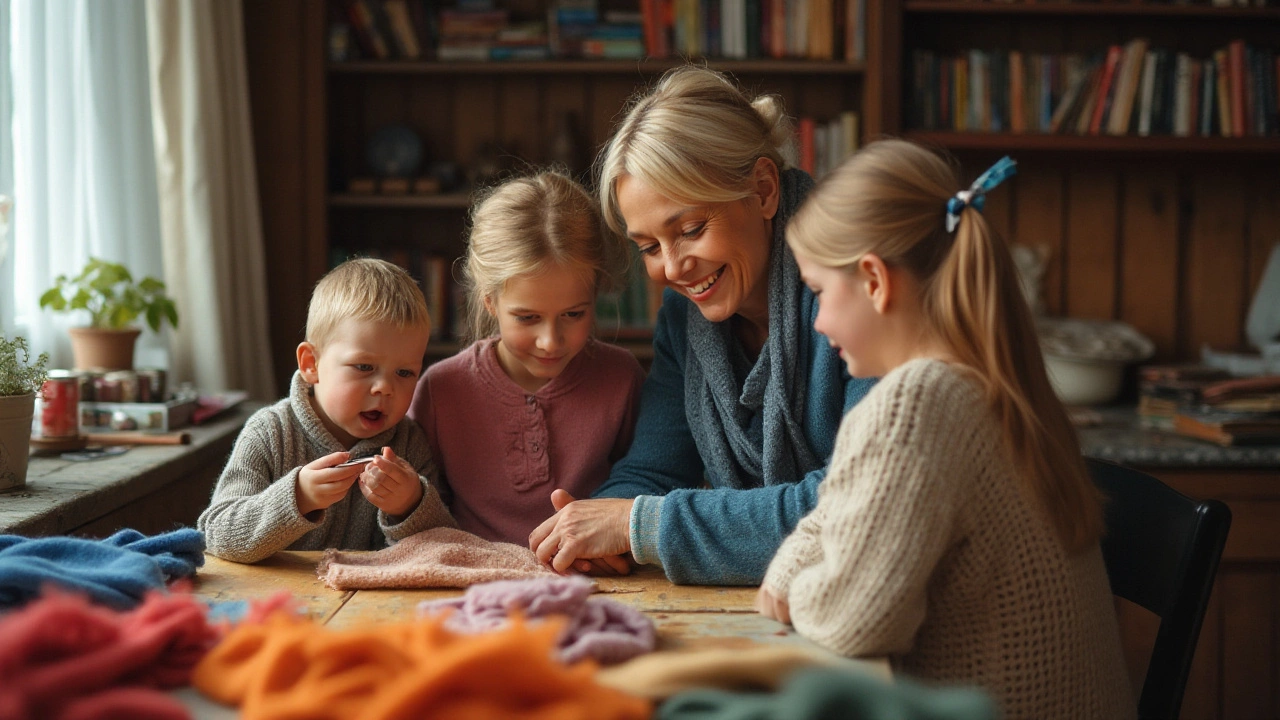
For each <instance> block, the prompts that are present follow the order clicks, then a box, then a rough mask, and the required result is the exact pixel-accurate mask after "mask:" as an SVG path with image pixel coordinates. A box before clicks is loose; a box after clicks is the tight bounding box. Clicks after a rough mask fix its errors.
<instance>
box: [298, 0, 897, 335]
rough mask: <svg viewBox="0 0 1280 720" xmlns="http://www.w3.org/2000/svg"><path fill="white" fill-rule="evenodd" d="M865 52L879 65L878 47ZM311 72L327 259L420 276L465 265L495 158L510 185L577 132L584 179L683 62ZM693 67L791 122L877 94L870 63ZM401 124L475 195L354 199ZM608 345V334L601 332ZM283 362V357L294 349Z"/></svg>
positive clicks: (357, 66) (538, 1)
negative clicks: (641, 98)
mask: <svg viewBox="0 0 1280 720" xmlns="http://www.w3.org/2000/svg"><path fill="white" fill-rule="evenodd" d="M345 2H346V0H325V2H321V3H316V4H318V5H320V6H321V8H322V9H323V8H325V7H326V6H327V7H328V14H327V15H326V16H325V17H324V18H314V19H313V22H314V23H315V25H316V26H317V27H319V28H327V27H328V24H329V23H330V22H332V21H333V19H334V18H342V17H346V15H345V14H344V13H342V12H341V9H342V8H344V7H346V5H345ZM548 2H550V0H501V1H500V2H499V6H500V7H502V8H504V9H508V10H510V11H511V12H512V16H513V17H515V16H517V15H519V16H520V17H526V18H527V17H540V16H545V14H546V8H547V4H548ZM874 6H875V3H874V2H868V3H867V14H868V16H869V17H868V18H867V21H868V28H869V27H870V23H871V22H872V21H873V20H874V18H875V17H877V13H878V10H877V9H876V8H875V7H874ZM605 9H606V8H605V7H604V6H601V10H602V11H603V10H605ZM615 9H622V8H621V7H617V6H615ZM321 15H324V13H321ZM868 38H869V35H868ZM319 40H320V38H318V37H317V38H316V39H315V44H314V45H311V46H310V49H309V52H312V53H317V54H319V53H324V52H326V49H327V47H326V44H325V43H324V42H320V41H319ZM353 47H355V46H354V45H353ZM867 50H868V55H869V56H870V43H868V44H867ZM314 62H315V63H316V65H317V66H318V68H319V75H320V83H319V84H318V86H317V85H310V86H308V92H314V93H317V94H318V96H319V97H318V98H317V99H316V101H315V102H316V104H317V105H319V106H320V108H321V120H322V122H321V123H320V125H321V135H322V137H321V144H322V154H321V155H320V156H319V157H316V158H314V161H315V163H316V164H317V166H319V167H323V168H325V170H326V174H327V178H326V181H325V190H324V192H323V194H322V196H321V199H320V204H319V207H318V208H317V209H318V212H319V213H320V214H321V215H322V216H323V221H322V222H323V225H322V227H320V228H318V238H317V242H316V244H317V246H318V250H319V251H320V252H321V253H323V255H324V256H325V257H327V258H329V260H330V262H332V261H333V260H336V259H338V257H339V256H341V255H344V254H351V253H355V254H361V253H363V252H366V251H368V252H371V253H373V254H380V255H382V256H385V257H401V258H404V257H406V256H407V257H408V258H409V264H410V266H413V265H414V264H416V260H414V259H413V258H415V257H416V256H418V255H422V254H428V255H434V256H440V257H445V258H454V257H457V256H458V255H459V254H461V253H462V251H463V249H464V242H465V232H466V228H465V216H466V211H467V209H468V208H469V207H470V203H471V199H472V186H473V183H472V182H470V181H471V180H473V179H474V176H475V175H476V172H475V171H476V166H477V159H478V158H480V157H482V156H486V154H487V156H488V157H490V158H491V159H492V158H496V159H497V161H498V162H499V163H501V165H502V167H500V168H498V175H497V176H499V177H500V176H502V175H503V174H507V173H511V172H520V171H522V170H524V169H528V168H538V167H543V166H546V165H548V164H550V163H552V162H555V161H556V160H557V158H556V157H553V156H552V154H551V152H550V150H549V148H550V146H551V142H550V141H551V139H552V137H553V135H555V134H557V133H558V128H559V127H560V125H561V124H563V123H564V122H567V121H570V120H572V121H575V124H576V128H575V131H574V132H575V135H576V138H577V141H578V142H577V145H578V146H579V150H580V153H579V155H580V156H581V157H580V160H581V162H580V163H579V164H578V167H571V168H570V169H571V170H572V171H574V172H575V174H577V175H578V177H579V178H582V179H586V175H587V172H588V169H589V163H590V160H591V159H592V156H593V155H594V153H595V152H597V151H598V150H599V149H600V148H601V147H602V146H603V144H604V143H605V141H606V140H607V139H608V137H609V136H610V134H611V133H612V129H613V126H614V123H615V122H616V120H617V119H618V117H619V113H620V112H621V111H622V109H623V107H624V105H625V102H626V100H627V99H628V97H630V96H631V95H632V94H633V93H634V92H635V91H636V89H637V88H638V87H640V86H642V85H643V84H646V83H649V82H652V81H653V80H654V79H656V78H657V77H658V76H659V75H660V74H661V73H663V72H665V71H667V70H669V69H671V68H674V67H678V66H680V65H682V64H685V62H686V60H685V59H684V58H681V57H670V58H661V59H654V58H645V59H639V60H601V59H551V60H491V61H483V62H477V61H471V62H464V61H435V60H429V61H428V60H406V59H369V58H368V57H367V56H363V57H362V56H361V55H360V54H359V53H358V52H357V53H356V54H355V55H352V56H348V57H346V58H342V59H338V58H337V57H329V56H327V55H323V54H320V55H318V56H317V57H315V60H314ZM696 62H699V63H704V64H706V65H707V66H709V67H711V68H713V69H716V70H720V71H723V72H726V73H729V74H731V75H733V76H734V77H735V78H737V79H738V80H739V81H740V82H741V83H742V85H743V86H744V87H745V88H747V89H748V90H749V91H751V92H755V93H760V92H774V93H777V94H779V95H780V96H781V97H782V99H783V102H784V103H785V105H786V107H787V110H788V112H789V113H790V114H791V115H793V116H795V117H811V118H814V119H815V120H816V121H818V122H820V123H828V122H829V121H832V120H835V119H837V118H838V117H839V116H840V114H841V113H842V112H844V111H848V110H854V111H862V110H864V109H865V108H866V106H867V102H868V97H869V94H870V92H871V88H872V87H874V84H875V83H873V82H871V81H869V80H868V79H867V78H868V76H869V75H871V74H872V73H873V69H874V63H873V62H870V61H868V62H862V61H858V62H851V61H846V60H843V59H841V60H813V59H807V58H802V57H789V58H785V59H775V58H771V57H768V58H755V59H750V60H738V59H732V60H731V59H724V58H717V57H711V58H707V59H698V60H696ZM392 124H394V125H403V126H407V127H409V128H411V129H412V130H413V131H415V132H416V133H417V134H418V135H419V136H420V137H421V138H422V141H423V145H424V155H425V158H424V166H423V167H422V168H420V169H419V170H418V174H419V175H422V174H425V173H427V172H428V169H427V164H429V163H433V162H434V163H439V162H444V163H452V164H453V165H454V167H456V169H457V172H456V173H454V175H455V176H457V177H460V178H462V179H464V180H466V181H468V182H465V183H464V184H463V185H462V186H461V187H454V188H449V189H448V191H447V192H445V193H444V194H440V195H413V194H404V195H383V194H354V193H350V192H347V191H346V190H345V188H346V187H347V186H348V181H349V180H351V179H353V178H361V177H374V176H376V175H377V173H376V172H374V171H373V169H372V168H370V167H369V164H368V162H367V159H366V155H367V153H366V149H365V145H366V141H367V138H369V137H370V135H371V134H372V133H373V132H374V131H376V130H377V129H378V128H379V127H381V126H385V125H392ZM863 128H864V130H866V131H871V132H873V131H874V129H873V128H868V127H866V126H865V125H864V126H863ZM480 182H481V183H482V184H487V182H491V181H485V180H482V181H480ZM335 249H337V251H335ZM312 282H314V280H312ZM633 320H634V318H633ZM627 332H630V331H627ZM640 332H641V333H642V335H641V336H640V337H638V338H630V337H629V338H628V340H627V344H628V345H640V344H643V343H644V342H647V341H649V340H650V334H649V331H648V330H642V331H640ZM452 334H453V332H452V328H450V329H448V330H446V336H451V335H452ZM625 334H626V333H624V335H625ZM602 335H604V336H607V335H608V331H607V330H602ZM619 337H622V336H619ZM438 347H439V348H448V349H453V348H451V346H446V345H438ZM433 353H434V351H433ZM279 354H280V355H281V356H282V357H283V355H284V350H283V348H282V349H281V350H280V351H279Z"/></svg>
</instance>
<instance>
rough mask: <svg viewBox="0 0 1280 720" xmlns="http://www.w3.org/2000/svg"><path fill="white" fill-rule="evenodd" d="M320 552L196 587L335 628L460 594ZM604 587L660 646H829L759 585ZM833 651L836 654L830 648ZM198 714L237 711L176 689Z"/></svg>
mask: <svg viewBox="0 0 1280 720" xmlns="http://www.w3.org/2000/svg"><path fill="white" fill-rule="evenodd" d="M321 555H322V553H319V552H290V551H286V552H279V553H276V554H275V555H273V556H271V557H270V558H268V559H266V560H264V561H262V562H260V563H257V564H255V565H241V564H239V563H233V562H228V561H226V560H220V559H218V558H216V557H213V556H211V555H205V565H204V567H202V568H200V571H199V572H198V573H197V574H196V579H195V588H194V593H195V594H196V595H197V596H198V597H200V598H203V599H205V600H212V601H223V602H226V601H237V600H256V599H261V598H267V597H270V596H271V595H274V594H275V593H277V592H280V591H281V590H285V591H288V592H289V593H291V594H292V595H293V596H294V598H295V599H296V600H297V601H298V602H299V604H300V605H301V607H302V608H304V609H305V610H306V612H307V613H308V614H309V615H310V616H311V617H312V618H314V619H315V620H316V621H317V622H319V623H322V624H324V625H327V626H328V627H332V628H349V627H355V626H358V625H362V624H367V623H379V622H392V621H403V620H407V619H412V618H414V617H416V615H417V605H418V603H419V602H421V601H423V600H438V599H443V598H453V597H458V596H459V595H461V594H462V593H463V591H462V590H458V589H445V590H358V591H350V590H334V589H332V588H329V587H327V586H325V584H324V583H323V582H321V581H320V579H319V578H318V577H317V576H316V564H317V563H318V562H319V560H320V556H321ZM596 583H597V592H599V593H601V594H603V595H604V596H605V597H608V598H610V599H612V600H617V601H618V602H621V603H625V604H627V605H630V606H632V607H634V608H637V609H639V610H641V611H642V612H644V613H646V614H648V615H649V616H650V617H651V618H653V621H654V625H655V627H656V628H657V632H658V648H657V649H658V650H675V649H686V648H698V649H703V648H726V649H739V648H748V647H752V646H757V645H760V644H772V643H789V644H797V645H801V646H804V647H807V648H809V649H812V650H814V651H816V652H819V653H824V654H828V653H826V651H824V650H822V649H820V648H818V647H817V646H816V645H814V644H813V643H810V642H809V641H808V640H805V639H804V638H802V637H800V636H799V635H797V634H796V632H795V630H793V629H792V628H791V627H790V626H786V625H782V624H780V623H778V622H775V621H773V620H770V619H768V618H765V617H764V616H762V615H760V614H759V613H757V612H756V611H755V609H754V602H755V594H756V589H755V588H752V587H709V586H694V585H673V584H671V582H670V581H668V580H667V578H666V576H665V575H663V574H662V572H661V571H659V570H656V569H652V568H642V569H640V570H639V571H638V572H636V573H634V574H632V575H629V576H626V577H617V578H596ZM828 655H829V654H828ZM829 657H831V658H832V661H833V663H837V664H841V665H846V666H849V667H853V668H857V669H860V670H863V671H866V672H870V673H872V674H875V675H877V676H879V677H881V678H885V679H888V678H889V677H890V673H889V664H888V662H887V661H885V660H850V659H847V658H836V657H835V656H831V655H829ZM175 696H177V697H178V698H179V699H180V700H182V702H184V703H185V704H186V705H187V707H188V708H189V709H190V710H191V711H192V715H193V716H194V717H195V718H196V720H230V719H232V718H235V717H236V714H235V711H234V710H232V709H230V708H226V707H222V706H220V705H217V704H215V703H213V702H211V701H209V700H207V699H205V698H204V697H203V696H201V695H200V694H199V693H198V692H196V691H195V690H194V689H192V688H185V689H183V690H180V691H178V692H176V693H175Z"/></svg>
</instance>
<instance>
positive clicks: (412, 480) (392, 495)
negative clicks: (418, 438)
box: [360, 447, 422, 517]
mask: <svg viewBox="0 0 1280 720" xmlns="http://www.w3.org/2000/svg"><path fill="white" fill-rule="evenodd" d="M360 492H362V493H364V496H365V497H366V498H368V500H369V502H371V503H373V505H374V506H375V507H377V508H378V509H379V510H381V511H382V512H384V513H386V514H387V515H391V516H393V517H403V516H405V515H408V514H409V513H410V512H412V511H413V509H414V508H415V507H417V506H418V503H419V502H420V501H421V500H422V482H421V481H419V480H418V471H417V470H414V469H413V466H412V465H410V464H409V462H408V461H407V460H405V459H403V458H399V457H396V454H395V453H394V452H392V451H391V448H389V447H384V448H382V454H381V455H378V456H377V457H375V458H374V459H373V462H371V463H369V464H368V465H366V466H365V467H364V472H362V473H360Z"/></svg>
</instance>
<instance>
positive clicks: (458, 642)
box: [192, 613, 651, 720]
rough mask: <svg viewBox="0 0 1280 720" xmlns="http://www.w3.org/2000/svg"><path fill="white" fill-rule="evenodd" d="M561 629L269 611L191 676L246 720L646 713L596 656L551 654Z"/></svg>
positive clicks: (554, 625) (647, 708) (546, 625)
mask: <svg viewBox="0 0 1280 720" xmlns="http://www.w3.org/2000/svg"><path fill="white" fill-rule="evenodd" d="M560 629H561V628H560V625H559V624H558V623H555V622H548V623H544V624H540V625H536V626H529V625H526V624H525V623H524V622H522V621H520V620H519V619H516V620H514V621H513V622H512V624H511V625H510V626H509V627H507V628H504V629H503V630H500V631H497V632H492V633H485V634H482V635H456V634H454V633H452V632H450V631H448V630H446V629H445V628H444V627H443V618H442V617H438V618H431V619H427V620H421V621H417V622H411V623H391V624H386V625H376V626H370V627H365V628H360V629H354V630H345V631H338V630H328V629H326V628H324V627H321V626H317V625H315V624H314V623H312V622H310V621H308V620H302V619H298V618H295V617H291V616H289V615H286V614H283V613H277V614H275V615H272V616H271V617H269V618H268V619H267V620H266V621H265V622H263V623H262V624H258V625H248V624H246V625H241V626H240V627H238V628H236V629H235V630H234V631H232V632H231V634H230V635H228V636H227V638H226V639H225V640H224V641H223V642H222V643H221V644H219V645H218V646H217V647H215V648H214V649H213V651H211V652H210V653H209V654H208V655H207V656H206V657H205V659H204V660H203V661H202V662H201V663H200V664H199V665H198V666H196V669H195V674H194V676H193V678H192V680H193V683H194V684H195V686H196V687H197V688H198V689H199V690H200V691H201V692H203V693H204V694H206V695H208V696H209V697H211V698H213V699H215V700H217V701H219V702H222V703H224V704H228V705H240V706H241V709H240V712H241V717H242V718H246V719H250V720H268V719H270V720H275V719H281V720H283V719H284V718H297V717H308V718H332V719H333V720H351V719H353V718H354V719H358V720H401V719H403V720H409V719H410V718H420V717H428V716H429V717H448V718H458V719H460V720H469V719H470V718H477V720H478V719H480V718H504V717H511V718H515V717H519V718H528V719H534V718H547V720H551V719H552V718H555V719H556V720H560V719H562V718H565V719H568V720H573V719H575V718H581V719H582V720H588V718H592V719H594V718H603V719H612V718H616V719H618V720H626V719H629V718H647V717H649V712H650V709H651V708H650V705H649V703H648V702H647V701H645V700H641V699H638V698H634V697H631V696H628V695H625V694H623V693H621V692H618V691H616V690H612V689H609V688H605V687H603V686H601V685H599V684H597V683H596V682H595V680H594V679H593V677H594V675H595V672H596V666H595V664H594V663H591V662H582V663H578V664H575V665H572V666H568V667H566V666H564V665H561V664H559V663H557V662H556V661H555V660H553V659H552V650H553V648H554V647H555V643H556V637H557V635H558V634H559V632H560Z"/></svg>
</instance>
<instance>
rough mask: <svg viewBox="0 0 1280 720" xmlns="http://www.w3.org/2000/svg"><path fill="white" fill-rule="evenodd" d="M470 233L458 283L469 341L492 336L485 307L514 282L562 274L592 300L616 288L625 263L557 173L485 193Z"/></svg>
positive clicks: (579, 194) (591, 205) (596, 214)
mask: <svg viewBox="0 0 1280 720" xmlns="http://www.w3.org/2000/svg"><path fill="white" fill-rule="evenodd" d="M470 225H471V232H470V235H469V236H468V240H467V255H466V263H465V265H464V266H463V268H462V272H461V275H462V278H461V281H462V287H463V289H464V290H465V291H466V296H467V316H468V317H469V319H470V321H469V323H468V328H467V330H468V332H467V336H468V338H469V339H470V340H472V341H474V340H479V339H481V338H486V337H489V336H490V335H493V334H495V333H496V332H497V331H498V321H497V319H496V318H495V317H493V315H491V314H490V313H489V311H488V309H486V307H485V302H484V301H485V298H496V297H497V296H498V295H499V294H500V293H501V292H502V289H503V287H504V286H505V285H506V284H507V281H508V280H510V279H511V278H513V277H516V276H519V275H533V274H537V273H539V272H542V271H543V270H546V269H548V268H550V267H565V268H569V269H571V270H574V271H577V272H579V273H581V274H582V276H583V277H585V278H587V279H588V280H589V281H590V282H591V284H592V287H594V289H595V292H596V294H597V295H598V294H599V293H604V292H611V291H613V290H614V289H616V288H617V287H618V286H619V284H620V282H621V277H622V275H623V272H624V269H625V263H626V255H625V254H624V253H623V249H622V248H621V247H620V246H619V245H618V242H619V241H618V240H617V239H616V238H614V239H606V238H605V236H604V233H603V229H602V228H601V225H600V211H599V208H598V206H597V205H596V202H595V199H594V198H592V197H591V195H590V194H589V193H588V192H587V191H586V190H585V189H583V187H582V186H581V185H579V184H578V183H577V182H575V181H574V180H573V179H571V178H570V177H568V176H567V175H565V174H564V173H562V172H560V171H558V170H547V171H543V172H539V173H537V174H534V175H530V176H527V177H519V178H514V179H511V180H507V181H506V182H504V183H502V184H500V185H498V186H496V187H493V188H491V189H490V190H489V191H488V192H487V193H486V194H484V195H482V196H481V197H480V198H479V199H478V200H477V201H476V203H475V205H474V206H473V209H472V211H471V220H470Z"/></svg>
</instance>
